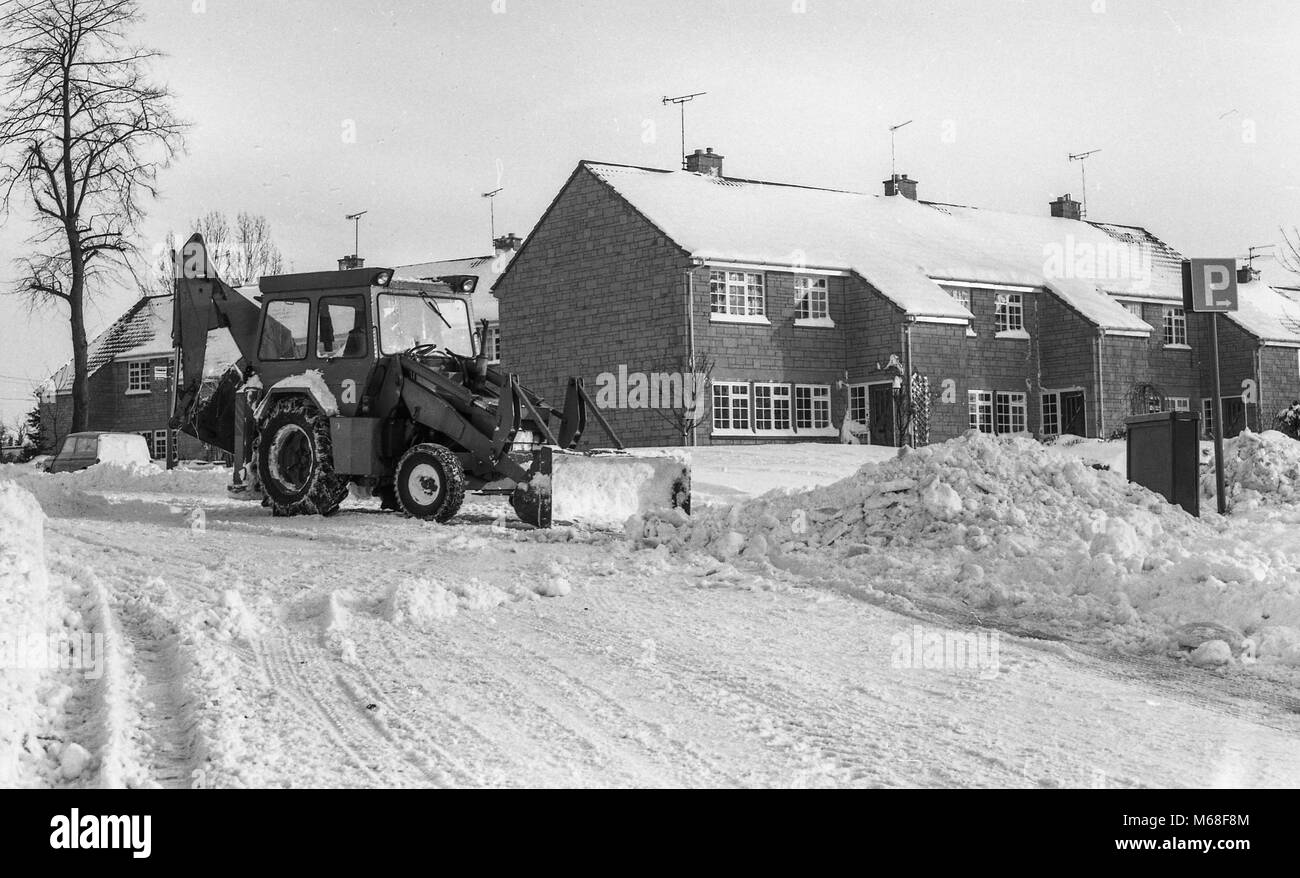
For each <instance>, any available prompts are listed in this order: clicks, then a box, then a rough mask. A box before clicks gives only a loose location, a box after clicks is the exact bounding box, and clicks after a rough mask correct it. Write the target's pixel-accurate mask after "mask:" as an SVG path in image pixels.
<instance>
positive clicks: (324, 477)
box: [253, 397, 348, 515]
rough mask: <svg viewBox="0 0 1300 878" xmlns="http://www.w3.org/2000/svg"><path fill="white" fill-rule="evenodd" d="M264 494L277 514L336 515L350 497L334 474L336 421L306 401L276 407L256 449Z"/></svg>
mask: <svg viewBox="0 0 1300 878" xmlns="http://www.w3.org/2000/svg"><path fill="white" fill-rule="evenodd" d="M253 459H254V460H255V461H257V474H258V476H259V478H260V479H261V482H262V492H263V495H264V497H265V500H266V502H267V505H269V506H270V507H271V508H272V509H273V510H274V512H275V514H276V515H331V514H333V513H334V512H336V511H338V508H339V504H340V503H342V502H343V498H344V497H346V496H347V495H348V482H347V479H345V478H343V477H342V476H339V475H337V474H336V473H335V472H334V459H333V453H332V450H331V445H330V422H329V418H327V417H325V416H324V415H323V414H321V413H320V411H319V410H318V409H317V408H316V406H314V405H312V404H311V403H310V402H308V401H307V400H305V399H301V398H297V397H295V398H291V399H284V400H281V401H279V402H276V403H274V404H273V406H272V408H271V411H270V412H269V413H268V414H267V415H266V417H265V419H264V420H263V421H262V423H261V425H260V426H259V428H258V431H257V441H256V445H255V447H254V449H253Z"/></svg>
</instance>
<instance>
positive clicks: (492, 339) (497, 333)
mask: <svg viewBox="0 0 1300 878" xmlns="http://www.w3.org/2000/svg"><path fill="white" fill-rule="evenodd" d="M485 353H486V354H487V358H488V361H489V362H492V363H499V362H501V324H499V323H493V324H490V325H489V326H488V331H487V350H486V351H485Z"/></svg>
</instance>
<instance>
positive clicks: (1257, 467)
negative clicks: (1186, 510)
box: [1201, 430, 1300, 509]
mask: <svg viewBox="0 0 1300 878" xmlns="http://www.w3.org/2000/svg"><path fill="white" fill-rule="evenodd" d="M1223 478H1224V483H1225V485H1226V486H1227V489H1228V502H1229V504H1230V506H1231V508H1233V509H1249V508H1253V507H1256V506H1259V505H1261V504H1283V503H1294V502H1296V501H1297V500H1300V441H1296V440H1295V439H1292V438H1291V437H1290V436H1287V435H1286V434H1285V433H1280V432H1278V431H1277V430H1268V431H1266V432H1264V433H1242V434H1241V435H1239V436H1235V437H1233V438H1232V439H1227V440H1225V441H1224V443H1223ZM1214 479H1215V476H1214V458H1213V457H1211V458H1210V459H1209V461H1208V462H1206V463H1203V465H1202V467H1201V492H1202V495H1203V496H1205V497H1208V498H1210V499H1211V500H1213V498H1214Z"/></svg>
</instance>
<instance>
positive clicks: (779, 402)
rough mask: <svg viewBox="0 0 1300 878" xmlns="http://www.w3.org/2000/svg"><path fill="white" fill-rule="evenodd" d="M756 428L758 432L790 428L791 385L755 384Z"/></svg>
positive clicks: (787, 429)
mask: <svg viewBox="0 0 1300 878" xmlns="http://www.w3.org/2000/svg"><path fill="white" fill-rule="evenodd" d="M754 429H755V430H756V431H758V432H763V431H776V430H785V431H789V429H790V385H789V384H755V385H754Z"/></svg>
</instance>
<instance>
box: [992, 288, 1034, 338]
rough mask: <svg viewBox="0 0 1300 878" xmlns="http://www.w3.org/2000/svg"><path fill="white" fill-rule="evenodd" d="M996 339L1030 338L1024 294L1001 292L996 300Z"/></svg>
mask: <svg viewBox="0 0 1300 878" xmlns="http://www.w3.org/2000/svg"><path fill="white" fill-rule="evenodd" d="M994 319H995V323H994V328H995V330H996V331H995V333H994V337H995V338H1028V337H1029V333H1028V332H1027V331H1026V330H1025V296H1024V293H1008V292H1000V293H997V294H996V298H995V299H994Z"/></svg>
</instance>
